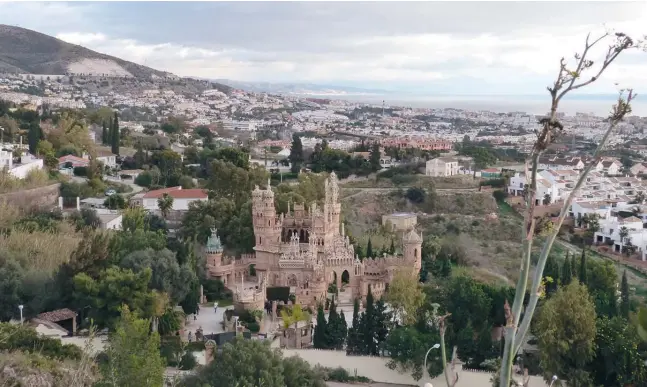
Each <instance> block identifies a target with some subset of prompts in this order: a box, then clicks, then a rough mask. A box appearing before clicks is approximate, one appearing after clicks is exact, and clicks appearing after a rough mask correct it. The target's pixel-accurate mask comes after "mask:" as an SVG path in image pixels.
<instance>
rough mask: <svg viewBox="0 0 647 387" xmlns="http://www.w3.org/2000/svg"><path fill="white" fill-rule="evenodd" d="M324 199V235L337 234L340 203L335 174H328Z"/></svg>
mask: <svg viewBox="0 0 647 387" xmlns="http://www.w3.org/2000/svg"><path fill="white" fill-rule="evenodd" d="M325 187H326V199H325V204H324V215H325V216H326V219H325V221H326V227H325V228H326V233H328V232H330V233H332V235H338V234H339V223H340V218H341V203H340V202H339V184H338V180H337V175H336V174H335V172H331V173H330V177H328V179H327V180H326V184H325Z"/></svg>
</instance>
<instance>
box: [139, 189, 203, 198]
mask: <svg viewBox="0 0 647 387" xmlns="http://www.w3.org/2000/svg"><path fill="white" fill-rule="evenodd" d="M165 193H166V194H169V195H170V196H171V197H172V198H173V199H206V198H208V197H209V195H208V194H207V190H204V189H200V188H194V189H182V187H170V188H163V189H157V190H155V191H149V192H147V193H146V194H145V195H144V199H158V198H161V197H162V196H163V195H164V194H165Z"/></svg>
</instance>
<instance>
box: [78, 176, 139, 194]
mask: <svg viewBox="0 0 647 387" xmlns="http://www.w3.org/2000/svg"><path fill="white" fill-rule="evenodd" d="M70 177H71V178H72V181H73V182H75V183H86V182H87V181H88V179H87V178H85V177H81V176H70ZM105 180H106V181H110V182H114V183H120V184H124V185H127V186H129V187H131V188H132V189H133V190H132V191H131V192H128V193H126V194H125V196H131V195H134V194H136V193H138V192H141V191H143V190H144V188H143V187H140V186H138V185H137V184H135V183H134V182H133V181H132V180H120V179H119V178H114V177H112V176H106V177H105Z"/></svg>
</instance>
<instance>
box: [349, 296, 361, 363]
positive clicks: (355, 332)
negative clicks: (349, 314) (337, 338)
mask: <svg viewBox="0 0 647 387" xmlns="http://www.w3.org/2000/svg"><path fill="white" fill-rule="evenodd" d="M359 319H360V316H359V298H356V299H355V301H354V302H353V321H352V323H351V324H352V325H351V327H350V328H348V337H347V338H346V353H348V354H349V355H356V354H358V353H359V346H360V342H359V341H360V336H359V324H360V320H359Z"/></svg>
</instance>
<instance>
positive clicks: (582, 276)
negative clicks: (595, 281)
mask: <svg viewBox="0 0 647 387" xmlns="http://www.w3.org/2000/svg"><path fill="white" fill-rule="evenodd" d="M578 277H579V280H580V283H581V284H582V285H587V284H588V282H589V278H588V273H587V266H586V249H582V257H581V258H580V270H579V275H578Z"/></svg>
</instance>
